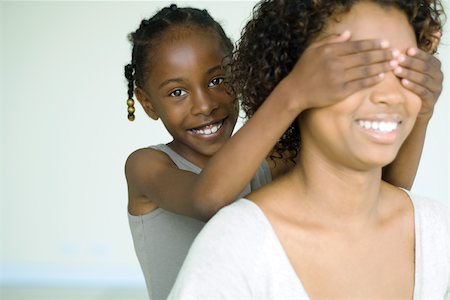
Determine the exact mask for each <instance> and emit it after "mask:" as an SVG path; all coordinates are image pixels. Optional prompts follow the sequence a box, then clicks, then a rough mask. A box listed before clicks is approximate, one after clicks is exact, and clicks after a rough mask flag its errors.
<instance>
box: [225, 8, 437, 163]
mask: <svg viewBox="0 0 450 300" xmlns="http://www.w3.org/2000/svg"><path fill="white" fill-rule="evenodd" d="M362 1H368V2H374V3H377V4H380V5H382V6H394V7H397V8H399V9H400V10H401V11H403V12H404V13H405V14H406V16H407V18H408V20H409V22H410V24H411V25H412V27H413V28H414V31H415V35H416V39H417V44H418V47H419V48H420V49H422V50H425V51H428V52H431V51H433V49H431V48H432V40H433V36H432V34H433V33H435V32H438V31H441V29H442V25H443V24H442V23H443V20H441V17H443V16H444V12H443V9H442V4H441V3H440V2H439V0H334V1H329V0H266V1H261V2H259V3H258V4H257V5H256V6H255V7H254V9H253V17H252V19H250V21H248V23H247V25H246V26H245V27H244V29H243V30H242V36H241V39H240V40H239V41H238V44H237V50H236V51H235V53H234V57H233V62H232V63H231V66H229V73H230V82H231V85H232V87H233V90H234V92H235V93H236V95H237V96H238V97H239V98H240V100H241V103H242V109H243V110H244V112H245V114H246V118H250V117H252V116H253V114H254V113H255V112H256V110H257V109H258V108H259V107H260V105H261V104H262V103H263V102H264V101H265V99H266V98H267V97H268V96H269V94H270V93H271V92H272V90H273V89H274V88H275V86H276V85H277V84H278V83H279V82H280V81H281V80H282V79H283V78H284V77H286V76H287V75H288V73H289V72H290V71H291V70H292V68H293V67H294V65H295V63H296V62H297V60H298V59H299V57H300V56H301V55H302V54H303V52H304V51H305V49H306V48H307V47H308V46H309V44H310V43H311V42H312V41H313V40H314V39H315V38H316V37H318V35H319V34H320V33H321V31H322V29H323V28H324V27H325V25H326V23H327V21H328V20H329V18H330V16H332V15H335V14H338V13H345V12H348V11H349V10H350V9H351V7H352V6H353V5H354V4H356V3H358V2H362ZM299 147H300V131H299V128H298V124H297V122H293V123H292V124H291V126H290V127H289V128H288V130H287V131H286V132H285V133H284V135H283V136H282V137H281V138H280V140H279V141H278V143H277V144H276V146H275V149H274V150H275V154H276V156H277V157H278V156H279V157H280V158H283V157H285V158H289V159H293V158H295V157H296V156H297V153H298V150H299Z"/></svg>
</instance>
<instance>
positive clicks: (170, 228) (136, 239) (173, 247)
mask: <svg viewBox="0 0 450 300" xmlns="http://www.w3.org/2000/svg"><path fill="white" fill-rule="evenodd" d="M151 148H153V149H156V150H159V151H162V152H164V153H166V154H167V155H168V156H169V157H170V158H171V159H172V161H173V162H174V163H175V164H176V165H177V167H178V168H179V169H181V170H186V171H191V172H193V173H196V174H199V173H200V172H201V169H200V168H199V167H197V166H196V165H194V164H192V163H191V162H189V161H188V160H186V159H184V158H183V157H182V156H180V155H179V154H178V153H176V152H175V151H173V150H172V149H170V148H169V147H168V146H167V145H164V144H160V145H156V146H151ZM271 181H272V176H271V173H270V168H269V165H268V164H267V162H266V161H264V162H263V163H262V165H261V166H260V167H259V169H258V171H257V172H256V174H255V176H254V177H253V179H252V181H251V182H250V183H249V184H248V185H247V186H246V188H245V189H244V191H243V192H242V193H241V194H240V196H239V198H241V197H243V196H245V195H247V194H249V193H250V192H251V191H252V190H255V189H257V188H259V187H261V186H263V185H264V184H266V183H269V182H271ZM128 221H129V224H130V229H131V235H132V237H133V243H134V249H135V251H136V255H137V257H138V260H139V263H140V265H141V268H142V271H143V273H144V277H145V282H146V285H147V290H148V294H149V297H150V299H152V300H159V299H166V298H167V296H168V295H169V292H170V290H171V288H172V286H173V284H174V283H175V279H176V277H177V275H178V271H179V270H180V268H181V265H182V264H183V261H184V259H185V257H186V255H187V253H188V250H189V247H190V246H191V244H192V242H193V241H194V239H195V237H196V236H197V234H198V233H199V232H200V230H201V229H202V227H203V226H204V225H205V223H204V222H201V221H198V220H196V219H193V218H189V217H185V216H181V215H177V214H174V213H171V212H169V211H167V210H164V209H162V208H157V209H156V210H154V211H152V212H150V213H148V214H145V215H140V216H133V215H131V214H129V213H128Z"/></svg>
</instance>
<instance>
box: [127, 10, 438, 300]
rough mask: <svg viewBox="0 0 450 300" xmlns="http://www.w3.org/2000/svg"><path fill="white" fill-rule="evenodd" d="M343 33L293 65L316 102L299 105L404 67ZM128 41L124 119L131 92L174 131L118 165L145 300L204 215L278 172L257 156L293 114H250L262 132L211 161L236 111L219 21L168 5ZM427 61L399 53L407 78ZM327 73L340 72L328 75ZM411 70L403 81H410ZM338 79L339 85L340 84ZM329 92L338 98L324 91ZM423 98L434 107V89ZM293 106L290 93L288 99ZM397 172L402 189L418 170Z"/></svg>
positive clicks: (176, 262) (171, 273) (280, 163)
mask: <svg viewBox="0 0 450 300" xmlns="http://www.w3.org/2000/svg"><path fill="white" fill-rule="evenodd" d="M349 38H350V34H349V32H344V33H343V34H336V35H333V36H331V37H328V38H326V39H324V40H321V41H320V42H318V43H316V44H314V47H315V50H314V51H311V53H310V55H309V56H308V57H307V59H305V60H304V61H302V63H301V64H299V65H298V66H297V67H296V70H298V72H297V74H296V75H293V77H296V78H297V79H298V82H297V83H296V84H295V85H293V87H292V88H295V91H297V92H299V93H301V94H305V95H306V94H308V95H311V97H314V98H315V99H316V101H315V102H314V103H313V102H310V103H306V104H305V103H302V105H303V104H305V105H303V106H302V107H301V109H300V110H304V109H307V108H310V107H312V106H315V107H317V106H324V105H329V104H332V103H334V102H336V101H337V100H338V99H340V96H343V95H347V94H348V93H351V92H353V91H356V90H359V89H361V88H363V87H367V86H372V85H373V84H375V83H377V82H380V81H382V80H383V76H382V75H381V76H380V75H379V74H384V72H387V71H390V70H392V69H393V68H394V67H396V66H397V65H398V64H402V62H399V61H398V60H397V59H395V58H394V57H393V54H392V49H388V48H387V47H388V46H387V45H386V44H385V43H384V42H382V41H380V40H365V41H357V42H344V41H346V40H348V39H349ZM130 40H131V42H132V43H133V51H132V61H131V64H129V65H127V66H126V67H125V76H126V78H127V79H128V80H129V89H128V96H129V100H128V105H129V110H128V111H129V118H130V119H134V100H133V99H132V98H133V94H135V95H136V96H137V98H138V100H139V102H140V103H141V105H142V107H143V108H144V110H145V111H146V113H147V114H148V115H149V116H150V117H151V118H152V119H155V120H156V119H159V118H161V120H162V122H163V123H164V125H165V127H166V128H167V130H168V131H169V133H170V134H171V135H172V136H173V141H172V142H171V143H169V144H167V145H156V146H152V147H150V148H145V149H139V150H137V151H135V152H133V153H132V154H131V155H130V157H129V158H128V160H127V163H126V166H125V172H126V177H127V183H128V191H129V205H128V211H129V222H130V228H131V232H132V235H133V240H134V245H135V249H136V253H137V256H138V259H139V262H140V264H141V267H142V269H143V271H144V275H145V278H146V283H147V287H148V291H149V295H150V298H152V299H163V298H165V297H166V296H167V294H168V292H169V290H170V288H171V286H172V284H173V282H174V280H175V278H176V275H177V273H178V270H179V268H180V267H181V264H182V262H183V260H184V258H185V256H186V253H187V251H188V249H189V247H190V245H191V243H192V240H193V239H194V238H195V236H196V235H197V233H198V232H199V231H200V229H201V228H202V227H203V225H204V223H203V222H202V221H206V220H208V219H209V218H210V217H211V216H212V215H213V214H214V213H215V212H216V211H217V210H218V209H220V208H221V207H223V206H225V205H227V204H229V203H231V202H232V201H233V200H234V199H236V198H237V197H238V196H239V194H241V196H243V195H246V194H248V193H249V192H250V191H252V190H255V189H257V188H258V187H260V186H262V185H264V184H266V183H268V182H270V181H271V179H272V177H277V176H278V175H279V174H281V173H283V172H284V171H285V169H286V167H287V165H288V162H286V161H284V160H282V159H278V160H269V161H268V162H265V161H264V158H265V157H266V156H267V155H268V154H269V152H270V150H271V148H272V147H273V145H274V144H275V143H276V142H277V140H278V139H279V137H280V136H281V135H282V133H283V132H284V131H285V130H286V129H287V128H288V126H289V125H290V123H291V122H292V121H293V120H294V118H295V117H296V115H297V114H298V112H296V113H295V114H291V115H289V116H286V115H285V114H280V115H277V116H275V117H274V115H272V116H270V117H269V118H267V119H261V118H260V119H259V121H258V118H257V117H256V116H255V122H254V124H259V125H260V127H263V128H265V130H264V131H263V132H262V134H259V133H258V134H254V135H245V134H244V135H238V136H237V138H236V139H233V140H231V141H230V143H229V145H227V146H226V147H225V148H224V151H220V153H218V154H219V155H218V156H217V157H214V158H211V157H212V156H213V155H215V154H216V153H217V152H218V151H219V149H221V148H222V147H223V145H224V144H225V142H226V141H227V140H229V137H230V136H231V133H232V131H233V128H234V125H235V122H236V118H237V112H238V107H237V102H236V101H235V100H234V97H232V96H231V94H230V92H229V90H228V89H227V88H226V86H225V85H224V79H225V73H224V69H223V68H222V62H223V59H224V58H225V57H227V56H229V55H231V52H232V49H233V46H232V43H231V42H230V40H229V39H228V37H227V36H226V35H225V33H224V32H223V30H222V28H221V27H220V25H219V24H218V23H217V22H215V21H214V20H213V19H212V18H211V16H210V15H209V14H208V13H207V12H206V11H204V10H203V11H202V10H198V9H193V8H178V7H176V6H175V5H172V6H170V7H166V8H164V9H162V10H161V11H159V12H158V13H156V14H155V15H154V16H153V17H152V18H150V19H148V20H143V21H142V23H141V25H140V27H139V29H138V30H137V31H136V32H134V33H132V34H131V35H130ZM426 59H429V57H428V56H426V55H423V56H419V57H418V58H412V57H406V59H405V61H404V62H403V64H404V66H405V69H407V70H409V71H410V74H414V76H416V77H418V78H428V77H430V75H428V74H426V73H424V72H423V70H421V69H420V68H419V69H418V68H417V65H418V64H417V63H411V62H417V61H419V62H423V61H424V60H426ZM409 65H411V66H410V67H409ZM419 65H420V64H419ZM334 72H339V73H341V74H342V76H339V77H337V78H336V77H335V76H334ZM310 74H313V75H314V76H310ZM410 74H409V75H408V74H405V78H411V79H412V75H410ZM429 74H431V75H432V76H435V77H439V76H436V74H437V75H439V74H440V70H439V66H433V68H430V69H429ZM408 76H409V77H408ZM317 78H320V80H321V81H317V80H316V79H317ZM424 82H426V83H427V85H426V86H424V87H422V88H428V85H432V87H434V86H435V85H437V86H439V87H440V81H439V79H434V78H433V79H432V80H428V81H424ZM344 85H345V86H346V89H345V90H344V89H342V88H341V87H342V86H344ZM326 91H328V92H326ZM282 93H283V91H274V93H273V94H272V95H271V98H270V99H268V101H267V103H265V105H263V106H262V107H261V110H262V111H264V109H266V110H267V108H270V105H271V103H272V104H273V103H277V102H276V100H277V97H278V96H280V95H281V96H282ZM327 93H330V94H335V95H336V97H333V98H330V97H324V96H325V95H327ZM430 98H433V99H432V100H431V101H430V102H431V103H432V104H431V106H433V105H434V102H435V99H436V98H437V95H433V96H432V97H430ZM296 102H298V101H297V99H294V102H293V104H295V103H296ZM264 107H265V108H264ZM296 109H297V108H296ZM249 126H250V129H251V128H252V125H251V124H250V123H249ZM246 127H247V125H246ZM260 127H257V128H260ZM425 127H426V126H425ZM253 128H255V127H253ZM240 139H241V140H242V139H243V140H244V141H248V139H251V140H252V145H251V146H250V147H248V146H246V148H245V149H242V146H241V145H246V143H244V144H242V143H239V140H240ZM422 143H423V137H422V136H419V138H418V139H416V140H415V143H413V144H414V147H416V148H420V149H421V148H422ZM405 153H406V154H405V156H407V158H406V159H405V160H407V161H408V163H411V164H412V165H413V166H416V165H417V161H418V159H419V157H420V151H416V152H414V151H408V152H405ZM210 158H211V159H210ZM262 161H263V163H262V164H261V162H262ZM275 161H276V163H275ZM398 168H400V169H401V168H403V169H405V172H403V173H402V174H401V176H398V177H397V178H399V179H400V180H399V182H400V181H401V179H403V181H402V182H403V183H402V186H404V187H409V186H410V185H411V183H412V180H413V178H414V174H415V172H416V169H415V168H414V167H412V168H411V169H408V168H409V166H408V167H407V168H405V166H400V167H398ZM398 168H396V167H394V168H393V169H392V170H398ZM202 169H203V171H202ZM387 174H392V172H391V171H389V172H388V173H387ZM405 175H406V176H405ZM393 177H394V178H395V176H393Z"/></svg>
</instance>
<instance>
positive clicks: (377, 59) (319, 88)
mask: <svg viewBox="0 0 450 300" xmlns="http://www.w3.org/2000/svg"><path fill="white" fill-rule="evenodd" d="M349 38H350V33H349V32H345V33H343V34H341V35H339V36H332V37H329V38H326V39H324V40H323V41H321V42H317V43H315V44H313V45H311V46H310V47H309V48H308V49H307V50H306V51H305V53H304V54H303V55H302V58H301V59H300V60H299V61H298V62H297V64H296V66H295V67H294V69H293V70H292V72H291V73H290V74H289V75H288V76H287V77H286V78H285V79H283V80H282V82H281V83H280V84H279V85H278V86H277V87H276V88H275V89H274V91H273V92H272V93H271V94H270V96H269V97H268V99H266V101H265V102H264V104H263V105H262V106H261V107H260V108H259V109H258V111H257V112H256V113H255V115H254V116H253V117H252V118H251V119H250V120H249V121H248V122H247V123H246V124H245V125H244V126H243V128H241V130H239V131H238V132H237V133H236V134H235V135H234V136H233V137H232V138H231V139H230V140H229V141H228V142H227V143H226V144H225V145H224V146H223V148H222V149H220V150H219V152H218V153H216V154H215V155H214V156H213V157H212V158H211V159H210V160H209V162H208V164H207V165H206V166H205V168H204V169H203V171H202V172H201V173H200V174H199V175H196V174H193V173H191V172H187V171H182V170H179V169H178V168H177V167H176V166H175V165H174V164H173V163H172V162H171V161H170V159H169V158H168V157H167V156H166V155H164V154H163V153H160V152H158V151H156V150H153V149H141V150H138V151H137V152H135V153H133V154H132V155H131V156H130V157H129V158H128V160H127V163H126V167H125V173H126V177H127V182H128V189H129V197H130V201H129V203H130V204H129V210H130V212H131V213H135V214H138V213H145V211H151V210H153V209H154V208H155V207H161V208H164V209H166V210H169V211H172V212H175V213H178V214H182V215H187V216H190V217H194V218H197V219H200V220H204V221H206V220H208V219H209V218H211V217H212V216H213V215H214V214H215V213H216V212H217V211H218V210H219V209H220V208H222V207H223V206H225V205H227V204H229V203H231V202H232V201H234V200H235V198H236V197H237V196H238V195H239V193H240V192H241V191H242V190H243V189H244V187H245V186H246V185H247V184H248V182H250V180H251V178H252V177H253V176H254V174H255V172H256V170H257V169H258V167H259V166H260V164H261V162H262V161H263V160H264V159H265V158H266V157H267V156H268V154H269V152H270V151H271V149H272V148H273V146H274V145H275V144H276V142H277V141H278V139H279V138H280V137H281V135H282V134H283V133H284V132H285V131H286V129H287V128H288V127H289V125H290V124H291V123H292V122H293V121H294V119H295V118H296V117H297V116H298V115H299V114H300V113H301V112H302V111H303V110H305V109H308V108H311V107H318V106H325V105H330V104H333V103H335V102H337V101H339V100H340V99H343V98H345V97H346V96H348V95H350V94H351V93H354V92H355V91H357V90H359V89H362V88H365V87H368V86H371V85H374V84H376V83H378V82H379V81H380V80H382V76H379V74H383V73H384V72H387V71H390V70H392V66H391V64H390V63H389V62H390V60H391V59H392V58H393V56H392V52H391V51H390V50H388V49H387V47H388V45H387V44H386V42H384V41H380V40H367V41H354V42H345V41H347V40H348V39H349ZM336 74H339V76H336ZM330 94H332V95H335V98H334V99H330V98H329V96H328V95H330ZM306 95H308V97H305V96H306ZM308 99H314V103H308V102H307V101H308ZM149 200H150V201H149ZM141 209H142V210H144V211H142V210H141Z"/></svg>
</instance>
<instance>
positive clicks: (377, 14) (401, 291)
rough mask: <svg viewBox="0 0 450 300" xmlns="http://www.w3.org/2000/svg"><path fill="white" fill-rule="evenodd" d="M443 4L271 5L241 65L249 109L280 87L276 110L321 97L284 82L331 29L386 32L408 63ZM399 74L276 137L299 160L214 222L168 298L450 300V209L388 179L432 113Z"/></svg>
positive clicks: (252, 29)
mask: <svg viewBox="0 0 450 300" xmlns="http://www.w3.org/2000/svg"><path fill="white" fill-rule="evenodd" d="M439 8H440V3H439V2H438V1H420V0H415V1H411V0H396V1H382V0H378V1H375V0H374V1H370V0H366V1H364V0H363V1H333V2H330V1H326V0H317V1H313V2H311V1H301V0H298V1H282V0H272V1H270V0H268V1H263V2H262V3H261V4H260V6H259V7H258V8H257V10H256V11H255V15H254V18H253V19H252V20H251V21H250V22H249V23H248V25H247V27H246V29H245V32H244V35H243V37H242V41H241V43H240V47H239V48H238V51H237V58H236V64H235V68H234V71H239V72H238V73H234V74H235V75H236V76H237V79H236V82H238V83H240V82H245V85H244V86H245V87H247V88H244V89H242V91H243V92H242V99H243V100H242V101H243V107H244V109H245V110H246V112H247V113H249V114H250V115H252V114H253V113H254V112H255V111H256V109H257V108H258V107H259V106H260V105H261V104H262V103H263V102H264V105H265V104H266V103H267V102H266V101H269V100H270V96H269V98H267V100H265V99H266V97H267V96H268V95H269V93H270V91H272V90H274V88H275V86H276V88H275V90H274V91H277V90H283V91H284V92H285V94H284V96H285V97H280V98H279V106H280V108H279V109H280V110H286V105H284V104H285V103H286V102H288V103H290V101H289V100H288V99H289V98H296V99H300V100H301V101H305V102H307V101H312V102H314V101H315V99H314V98H311V97H309V95H302V94H298V93H296V91H295V90H294V91H292V89H289V88H287V87H293V86H295V85H294V84H295V83H296V82H297V78H296V77H295V76H296V68H297V66H298V64H299V63H301V61H302V60H303V59H304V58H305V56H307V55H308V52H309V51H310V50H311V48H307V49H306V50H305V48H306V47H307V46H308V45H309V44H310V43H311V42H312V41H315V40H318V39H321V38H323V37H324V36H327V35H329V34H335V33H337V32H342V31H343V30H346V29H349V30H351V31H352V38H353V39H354V40H361V39H372V38H386V39H388V40H389V41H390V43H391V45H392V46H393V47H395V48H396V49H398V51H399V52H400V53H401V54H399V57H404V55H405V54H404V53H406V52H408V51H413V50H414V51H415V52H416V53H421V51H420V50H418V49H417V48H416V47H417V46H418V47H419V48H421V49H422V50H424V51H430V52H431V51H433V50H434V49H433V44H434V41H435V37H433V34H434V33H435V32H437V31H440V30H441V23H440V20H439V15H440V10H439ZM267 28H270V31H269V30H267ZM293 36H295V38H293ZM267 41H270V42H267ZM280 45H283V47H280ZM290 49H296V50H297V51H292V52H291V51H290ZM411 49H413V50H411ZM249 56H251V57H252V58H253V59H252V60H251V61H250V60H248V58H249ZM298 56H300V60H299V61H298V62H297V65H296V66H295V67H294V69H293V70H292V68H293V66H294V64H295V62H296V61H297V59H298ZM399 60H403V58H399ZM291 70H292V72H291ZM289 72H290V73H289ZM402 72H404V70H398V69H394V70H393V71H392V72H387V73H386V74H385V78H384V80H382V81H381V82H379V83H378V84H376V85H374V86H371V87H368V88H365V89H362V90H360V91H357V92H354V93H352V94H351V95H348V96H345V97H344V99H343V100H342V101H340V102H338V103H336V104H333V105H330V106H326V107H320V108H313V109H310V110H308V111H304V112H303V113H302V114H301V115H300V116H299V117H298V120H297V121H296V122H294V124H293V128H294V129H293V130H291V131H289V132H288V134H286V135H284V136H283V137H282V139H281V143H279V144H278V152H279V154H280V155H281V156H283V155H285V154H286V153H288V154H294V155H295V154H296V152H297V151H298V155H297V156H296V166H295V167H294V168H293V170H292V171H291V172H289V173H287V174H286V175H284V176H282V177H280V178H279V179H277V180H275V181H273V182H272V183H270V184H268V185H266V186H264V187H262V188H261V189H259V190H257V191H256V192H252V193H251V194H250V195H248V196H247V199H241V200H239V201H237V202H235V203H233V204H231V205H229V206H227V207H225V208H224V209H222V210H221V211H220V212H219V213H217V214H216V215H215V216H214V217H213V218H212V219H211V220H210V221H209V222H208V224H206V226H205V228H204V229H203V230H202V232H201V233H200V234H199V235H198V237H197V239H196V240H195V242H194V244H193V245H192V247H191V250H190V252H189V254H188V256H187V258H186V261H185V263H184V265H183V268H182V269H181V271H180V274H179V276H178V279H177V281H176V283H175V286H174V288H173V290H172V293H171V294H170V296H169V298H170V299H217V298H220V299H309V298H312V299H411V298H413V297H414V298H417V299H448V297H449V296H450V281H449V280H450V212H449V210H448V208H446V207H444V206H443V205H442V204H439V202H434V201H432V200H424V199H421V198H420V197H417V196H414V195H411V194H409V193H407V192H406V191H405V190H403V189H400V188H397V187H394V186H393V185H390V184H388V183H386V182H383V181H382V180H381V174H382V167H383V166H385V165H387V164H389V163H390V162H392V161H393V160H394V158H395V157H396V155H397V153H398V151H399V149H400V147H401V145H402V143H403V142H404V141H405V139H406V138H407V136H408V134H409V133H410V132H411V130H413V127H414V126H415V125H414V124H415V122H416V120H418V119H420V118H422V117H423V113H426V111H424V105H422V103H421V99H420V98H419V97H418V95H416V94H414V93H412V92H411V90H410V89H408V88H407V87H408V86H410V84H411V81H409V80H408V81H407V82H405V80H403V79H401V78H399V77H398V74H400V73H402ZM280 81H281V82H280ZM277 84H278V85H277ZM330 97H334V95H333V94H330ZM260 109H263V105H261V108H260ZM298 110H300V109H298ZM259 113H260V110H258V111H257V112H256V113H255V115H254V117H253V119H251V120H250V121H249V123H250V122H252V121H253V120H255V118H257V116H259V115H258V114H259ZM247 130H248V127H247V126H244V127H243V128H242V129H241V132H246V131H247ZM233 139H234V138H233ZM233 139H232V140H233ZM241 143H244V141H241ZM247 144H248V146H250V144H251V143H247ZM299 145H300V147H299ZM227 146H228V145H226V146H225V147H227ZM225 147H224V148H225ZM221 151H222V150H221Z"/></svg>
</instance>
